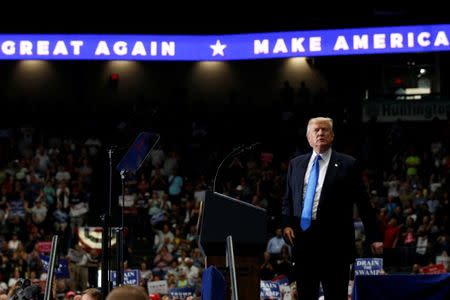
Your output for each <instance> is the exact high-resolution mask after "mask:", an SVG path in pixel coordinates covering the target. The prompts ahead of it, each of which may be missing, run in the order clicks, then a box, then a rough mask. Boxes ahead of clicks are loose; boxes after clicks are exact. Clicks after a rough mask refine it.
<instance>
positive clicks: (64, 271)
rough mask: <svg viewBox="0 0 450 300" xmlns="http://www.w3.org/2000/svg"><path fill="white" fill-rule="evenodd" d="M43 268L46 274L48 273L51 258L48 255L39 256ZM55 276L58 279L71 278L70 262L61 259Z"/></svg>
mask: <svg viewBox="0 0 450 300" xmlns="http://www.w3.org/2000/svg"><path fill="white" fill-rule="evenodd" d="M39 257H40V259H41V262H42V266H43V268H44V270H45V271H46V272H48V265H49V262H50V257H49V256H48V255H43V254H40V255H39ZM55 276H56V278H70V273H69V262H68V261H67V259H65V258H60V259H59V263H58V267H57V268H56V269H55Z"/></svg>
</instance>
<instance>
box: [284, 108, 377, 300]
mask: <svg viewBox="0 0 450 300" xmlns="http://www.w3.org/2000/svg"><path fill="white" fill-rule="evenodd" d="M306 135H307V138H308V142H309V144H310V146H311V148H312V152H310V153H308V154H304V155H300V156H298V157H295V158H293V159H292V160H291V162H290V164H289V169H288V177H287V186H286V193H285V195H284V197H283V203H282V223H283V224H282V225H283V236H284V238H285V239H286V241H287V242H289V243H290V244H291V245H293V251H292V253H293V255H294V262H295V277H296V278H295V279H296V281H297V290H298V293H299V299H301V300H306V299H307V300H309V299H311V300H312V299H313V300H317V299H318V296H319V287H320V283H322V287H323V291H324V296H325V299H327V300H334V299H338V300H344V299H347V294H348V282H349V274H350V265H351V264H352V263H353V261H354V259H355V255H356V250H355V229H354V223H353V207H354V204H355V203H356V205H357V207H358V211H359V214H360V217H361V219H362V221H363V224H364V228H365V232H366V236H367V240H368V241H369V242H370V243H371V247H372V251H373V253H374V254H381V252H382V247H383V244H382V243H381V242H378V241H381V233H379V232H378V230H377V228H378V227H377V225H376V216H375V212H374V210H373V209H372V206H371V205H370V201H369V196H368V195H367V193H366V191H365V189H364V186H363V184H362V180H361V176H360V175H361V174H360V172H359V169H358V167H357V162H356V159H355V158H353V157H351V156H349V155H346V154H342V153H338V152H336V151H335V150H333V149H332V148H331V145H332V142H333V139H334V132H333V120H332V119H330V118H322V117H319V118H313V119H310V120H309V122H308V128H307V133H306ZM308 186H309V188H308Z"/></svg>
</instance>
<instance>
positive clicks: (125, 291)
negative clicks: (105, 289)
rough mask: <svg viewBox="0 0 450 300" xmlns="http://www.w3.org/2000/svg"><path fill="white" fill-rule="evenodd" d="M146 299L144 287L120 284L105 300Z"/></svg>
mask: <svg viewBox="0 0 450 300" xmlns="http://www.w3.org/2000/svg"><path fill="white" fill-rule="evenodd" d="M122 299H127V300H148V295H147V293H146V292H145V289H144V288H143V287H141V286H137V285H122V286H119V287H116V288H115V289H113V290H112V291H111V292H110V293H109V294H108V296H107V297H106V300H122Z"/></svg>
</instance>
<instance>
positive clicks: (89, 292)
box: [81, 288, 102, 300]
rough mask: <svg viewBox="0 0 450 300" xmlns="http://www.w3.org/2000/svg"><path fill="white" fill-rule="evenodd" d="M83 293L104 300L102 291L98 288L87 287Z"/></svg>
mask: <svg viewBox="0 0 450 300" xmlns="http://www.w3.org/2000/svg"><path fill="white" fill-rule="evenodd" d="M81 295H89V296H91V297H92V298H94V299H96V300H102V293H101V292H100V291H99V290H98V289H96V288H89V289H86V290H84V291H83V293H81Z"/></svg>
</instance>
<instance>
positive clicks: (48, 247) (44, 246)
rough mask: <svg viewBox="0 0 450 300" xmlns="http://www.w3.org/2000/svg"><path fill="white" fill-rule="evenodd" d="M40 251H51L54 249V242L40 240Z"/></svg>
mask: <svg viewBox="0 0 450 300" xmlns="http://www.w3.org/2000/svg"><path fill="white" fill-rule="evenodd" d="M38 251H39V252H40V253H50V252H51V251H52V242H39V243H38Z"/></svg>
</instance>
